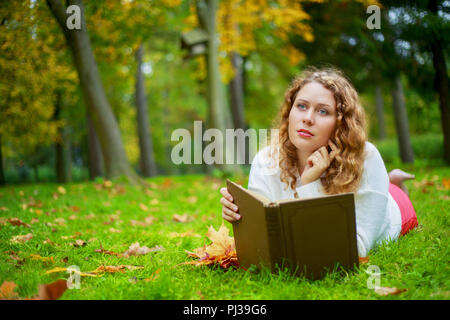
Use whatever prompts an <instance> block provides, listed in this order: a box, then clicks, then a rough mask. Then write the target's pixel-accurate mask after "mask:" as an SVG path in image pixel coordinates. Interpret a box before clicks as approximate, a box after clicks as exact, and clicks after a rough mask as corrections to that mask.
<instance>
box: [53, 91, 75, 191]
mask: <svg viewBox="0 0 450 320" xmlns="http://www.w3.org/2000/svg"><path fill="white" fill-rule="evenodd" d="M63 99H64V98H63V92H61V91H60V90H57V92H56V101H55V112H54V114H53V120H55V121H58V120H60V119H61V111H62V109H63V108H64V102H63V101H64V100H63ZM68 136H69V135H68V132H67V128H66V127H63V128H58V137H59V138H58V140H57V141H56V142H55V156H56V159H55V173H56V180H57V181H58V182H59V183H65V182H69V181H71V179H72V177H71V172H70V171H69V170H70V167H71V166H70V161H71V158H70V155H69V152H70V143H69V141H68V140H69V139H68V138H69V137H68Z"/></svg>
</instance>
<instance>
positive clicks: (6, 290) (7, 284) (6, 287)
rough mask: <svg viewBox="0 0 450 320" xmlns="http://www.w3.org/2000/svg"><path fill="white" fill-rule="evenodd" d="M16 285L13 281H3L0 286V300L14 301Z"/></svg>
mask: <svg viewBox="0 0 450 320" xmlns="http://www.w3.org/2000/svg"><path fill="white" fill-rule="evenodd" d="M15 288H16V284H15V283H14V282H13V281H3V283H2V285H1V286H0V299H2V300H3V299H15V298H17V297H18V296H17V293H16V292H15V291H14V289H15Z"/></svg>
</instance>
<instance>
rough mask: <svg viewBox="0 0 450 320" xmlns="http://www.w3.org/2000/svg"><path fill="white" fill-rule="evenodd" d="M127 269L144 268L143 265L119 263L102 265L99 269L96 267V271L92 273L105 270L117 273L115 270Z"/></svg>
mask: <svg viewBox="0 0 450 320" xmlns="http://www.w3.org/2000/svg"><path fill="white" fill-rule="evenodd" d="M125 269H128V270H138V269H144V267H143V266H130V265H123V264H122V265H119V266H103V265H102V266H100V267H98V268H97V269H95V270H94V271H92V273H96V274H97V273H104V272H109V273H115V272H125Z"/></svg>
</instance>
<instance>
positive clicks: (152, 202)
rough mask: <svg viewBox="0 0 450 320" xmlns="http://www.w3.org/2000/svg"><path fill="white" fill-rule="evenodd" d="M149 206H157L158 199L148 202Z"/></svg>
mask: <svg viewBox="0 0 450 320" xmlns="http://www.w3.org/2000/svg"><path fill="white" fill-rule="evenodd" d="M150 204H151V205H157V204H159V201H158V199H152V201H150Z"/></svg>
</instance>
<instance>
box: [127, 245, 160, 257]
mask: <svg viewBox="0 0 450 320" xmlns="http://www.w3.org/2000/svg"><path fill="white" fill-rule="evenodd" d="M163 250H165V249H164V247H162V246H155V247H153V248H148V247H146V246H143V247H141V246H140V245H139V242H136V243H133V244H132V245H130V247H129V248H128V250H127V251H125V252H124V253H123V257H125V258H128V257H130V256H139V255H144V254H147V253H150V252H154V251H163Z"/></svg>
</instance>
